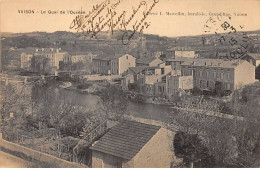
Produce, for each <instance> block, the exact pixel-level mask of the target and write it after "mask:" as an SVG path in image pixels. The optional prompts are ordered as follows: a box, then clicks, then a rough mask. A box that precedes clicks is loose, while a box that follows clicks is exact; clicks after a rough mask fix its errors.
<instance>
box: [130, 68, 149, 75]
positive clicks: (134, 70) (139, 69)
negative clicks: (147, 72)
mask: <svg viewBox="0 0 260 171" xmlns="http://www.w3.org/2000/svg"><path fill="white" fill-rule="evenodd" d="M145 68H147V66H137V67H130V68H129V69H130V70H132V71H133V72H134V73H136V74H138V73H140V72H142V71H143V70H144V69H145Z"/></svg>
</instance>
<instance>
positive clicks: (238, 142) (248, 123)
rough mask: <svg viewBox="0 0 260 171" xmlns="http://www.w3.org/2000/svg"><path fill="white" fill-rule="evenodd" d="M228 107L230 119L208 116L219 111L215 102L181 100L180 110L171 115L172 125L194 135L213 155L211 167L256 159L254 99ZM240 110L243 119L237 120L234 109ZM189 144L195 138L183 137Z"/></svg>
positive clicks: (258, 132) (249, 163)
mask: <svg viewBox="0 0 260 171" xmlns="http://www.w3.org/2000/svg"><path fill="white" fill-rule="evenodd" d="M237 103H238V104H237V105H234V104H233V107H236V110H232V114H233V115H234V116H235V117H234V118H233V119H228V118H223V117H220V116H218V117H215V116H210V114H213V113H214V114H217V115H218V114H219V112H220V108H219V103H218V102H216V101H208V100H204V99H202V98H197V99H196V98H195V99H194V98H193V99H191V98H190V99H187V100H184V101H183V104H182V109H181V110H180V111H178V112H177V113H175V114H174V116H173V117H174V122H173V123H172V126H174V128H175V129H177V130H179V131H182V132H184V133H185V134H187V135H191V134H192V135H194V136H195V135H196V136H198V138H199V139H201V143H202V145H203V146H205V147H206V148H207V150H208V154H209V155H210V156H212V157H214V160H215V163H216V165H215V167H234V166H235V167H241V166H243V167H251V166H252V165H253V163H254V162H255V161H256V159H257V158H259V155H258V154H259V152H260V151H259V139H260V138H259V137H260V130H259V129H258V128H259V126H260V125H259V121H260V116H259V112H257V111H259V110H260V108H259V107H258V106H259V105H257V103H258V101H257V100H251V101H250V103H248V104H246V105H245V106H244V105H241V104H240V102H239V101H238V102H237ZM238 111H239V112H242V113H243V116H244V119H243V120H238V119H237V118H236V116H237V114H238V113H236V112H238ZM185 143H186V144H188V145H189V146H191V147H192V146H194V144H195V145H196V144H198V143H197V141H196V139H195V140H194V137H193V139H190V138H187V139H186V141H185Z"/></svg>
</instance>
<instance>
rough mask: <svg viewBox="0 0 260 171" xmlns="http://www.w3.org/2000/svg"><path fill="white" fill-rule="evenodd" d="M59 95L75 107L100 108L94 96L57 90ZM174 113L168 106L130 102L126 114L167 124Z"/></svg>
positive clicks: (97, 99) (97, 98)
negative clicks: (63, 96) (61, 94)
mask: <svg viewBox="0 0 260 171" xmlns="http://www.w3.org/2000/svg"><path fill="white" fill-rule="evenodd" d="M57 91H58V92H59V93H63V94H64V95H65V96H66V97H69V98H68V102H69V103H70V104H73V105H80V106H86V107H87V108H95V107H98V106H97V103H98V101H99V97H98V96H96V95H93V94H82V93H79V92H77V91H70V90H66V89H61V88H57ZM172 111H173V109H171V108H170V106H168V105H155V104H144V103H136V102H132V101H128V105H127V111H126V114H128V115H131V116H133V117H139V118H144V119H151V120H156V121H160V122H165V121H167V120H168V119H169V114H170V113H171V112H172Z"/></svg>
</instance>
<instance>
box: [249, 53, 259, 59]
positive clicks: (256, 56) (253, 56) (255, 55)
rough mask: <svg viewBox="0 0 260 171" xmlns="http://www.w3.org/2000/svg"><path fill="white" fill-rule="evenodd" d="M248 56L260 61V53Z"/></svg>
mask: <svg viewBox="0 0 260 171" xmlns="http://www.w3.org/2000/svg"><path fill="white" fill-rule="evenodd" d="M247 55H248V56H251V57H252V58H254V59H256V60H260V53H248V54H247Z"/></svg>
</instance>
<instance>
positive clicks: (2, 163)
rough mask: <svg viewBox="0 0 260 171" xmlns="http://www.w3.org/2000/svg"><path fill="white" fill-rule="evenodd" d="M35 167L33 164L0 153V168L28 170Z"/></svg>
mask: <svg viewBox="0 0 260 171" xmlns="http://www.w3.org/2000/svg"><path fill="white" fill-rule="evenodd" d="M28 167H37V166H36V165H35V164H34V163H32V162H28V161H26V160H23V159H21V158H18V157H16V156H13V155H11V154H8V153H5V152H2V151H0V168H28Z"/></svg>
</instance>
